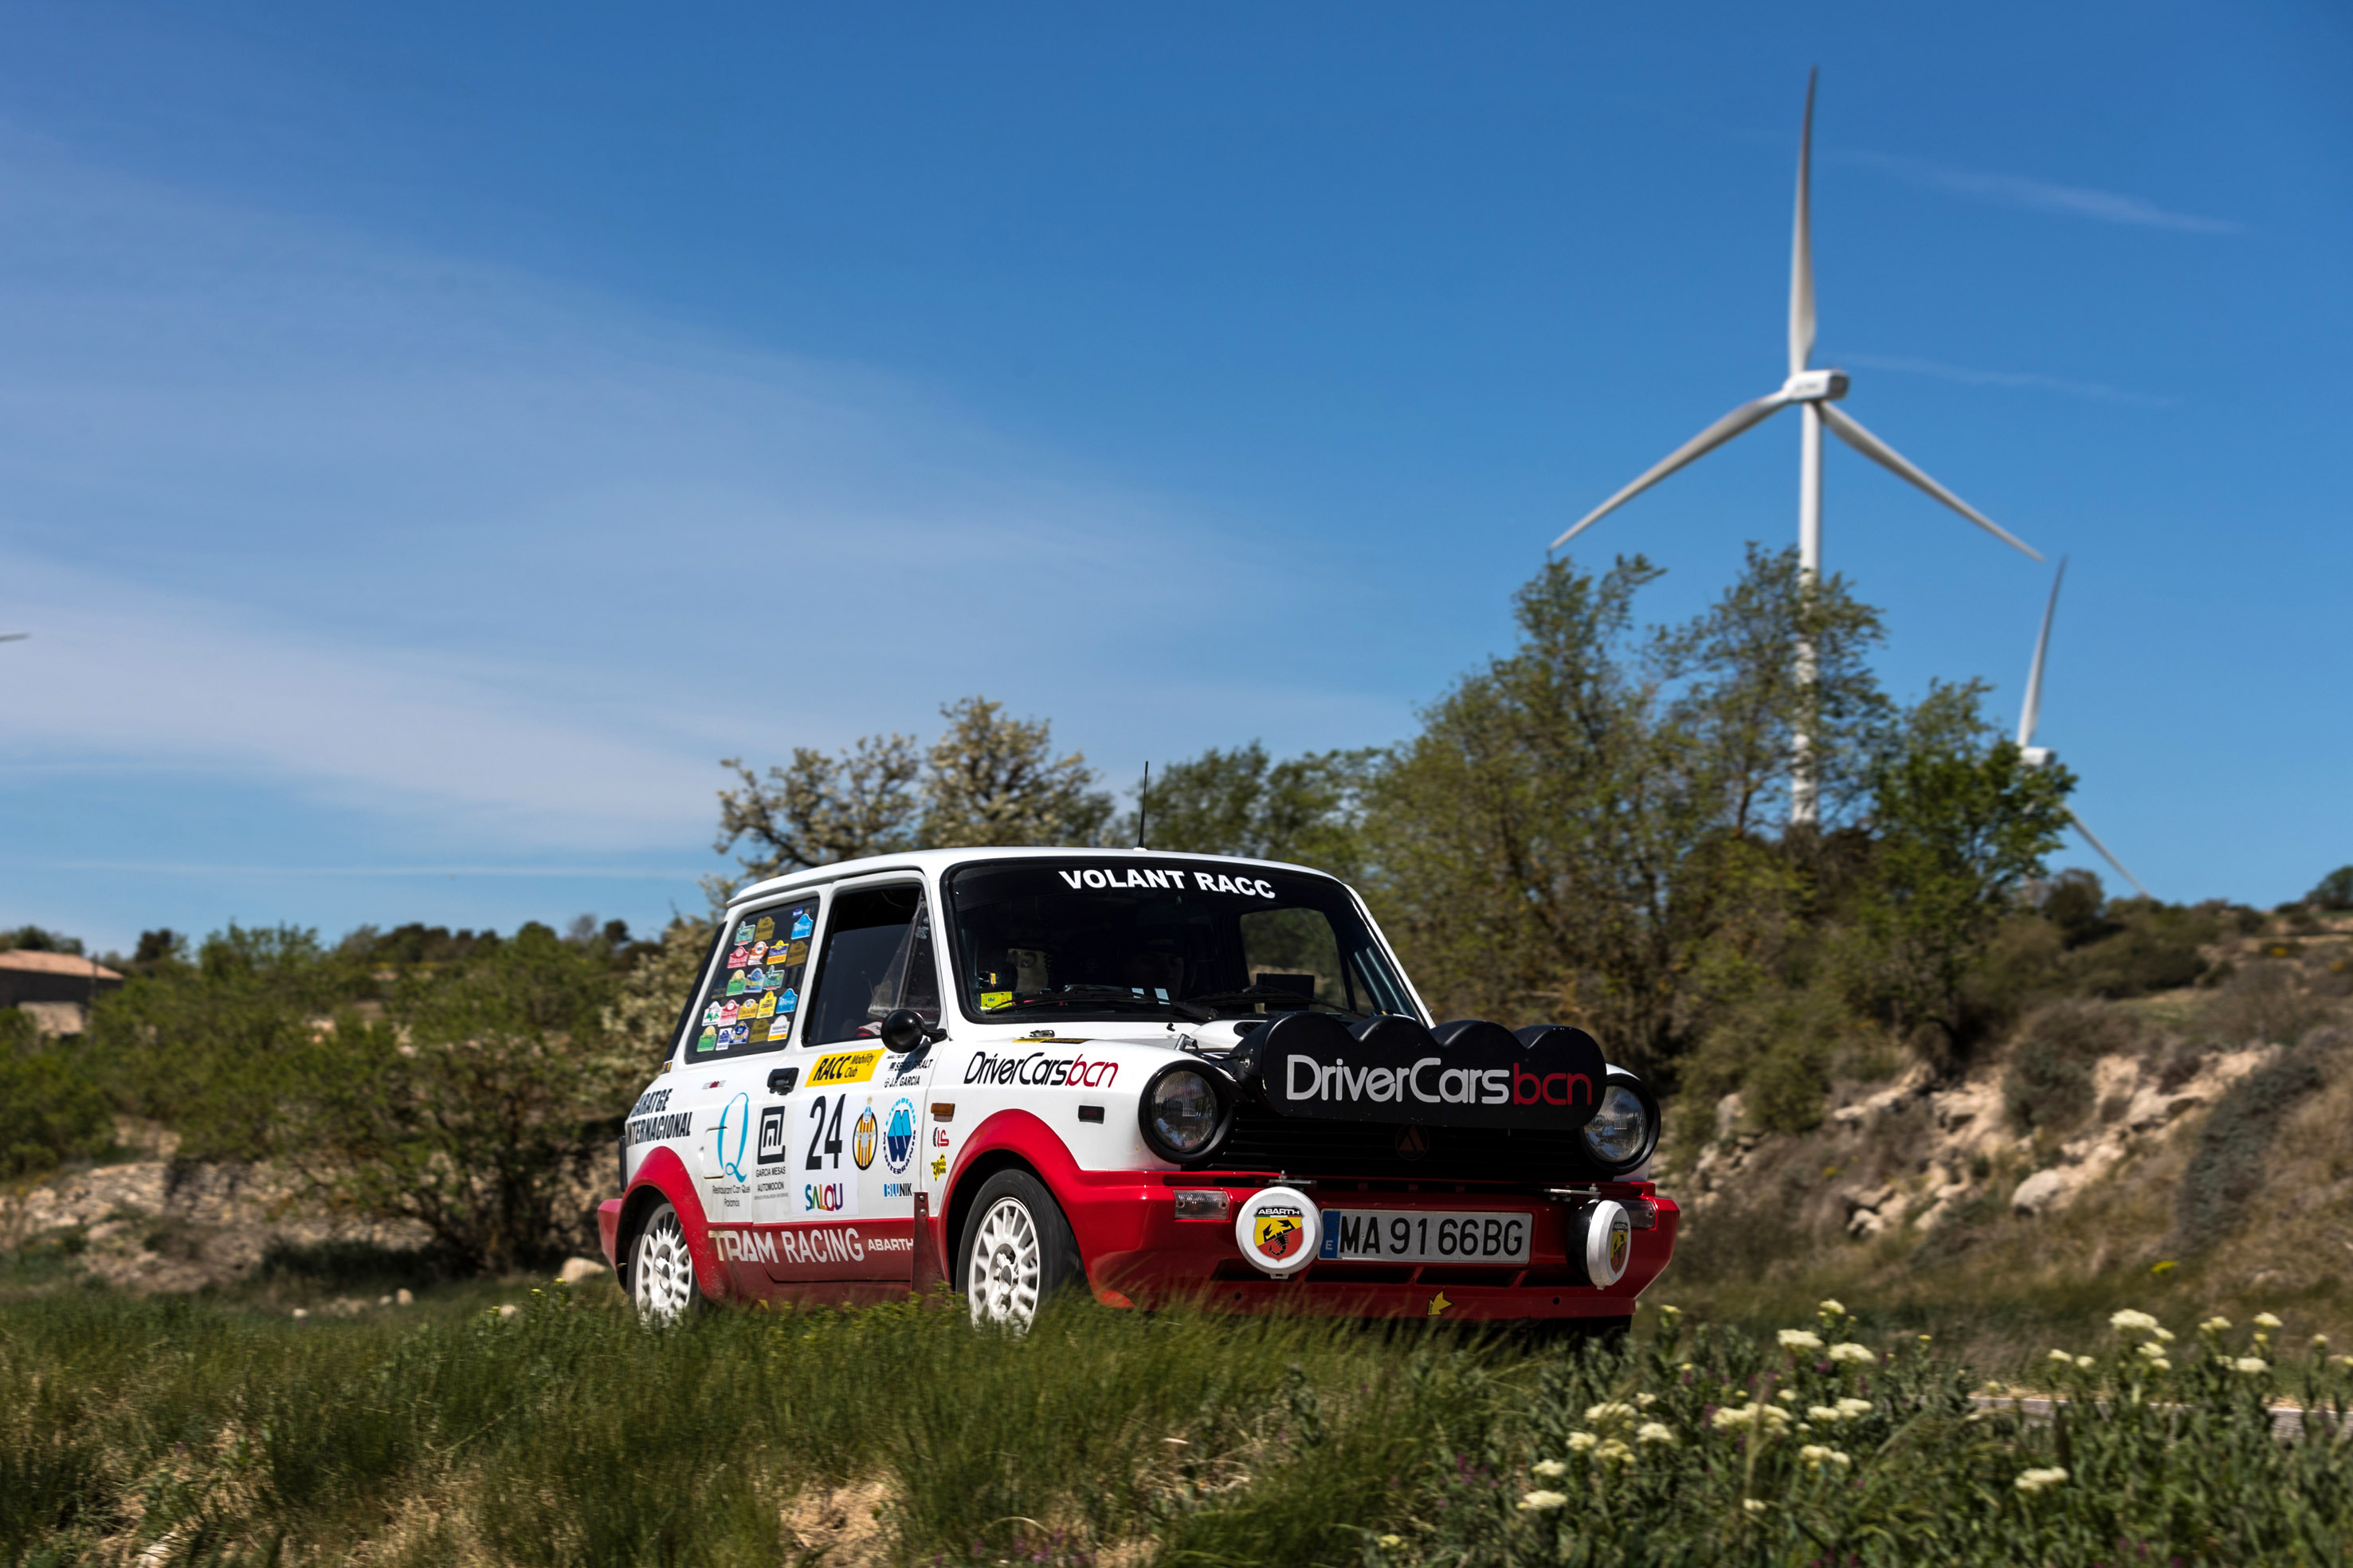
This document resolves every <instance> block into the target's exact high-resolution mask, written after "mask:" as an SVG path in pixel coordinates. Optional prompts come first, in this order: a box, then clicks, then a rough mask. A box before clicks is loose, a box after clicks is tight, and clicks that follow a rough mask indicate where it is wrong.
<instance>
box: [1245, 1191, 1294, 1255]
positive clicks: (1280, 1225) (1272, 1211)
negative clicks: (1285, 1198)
mask: <svg viewBox="0 0 2353 1568" xmlns="http://www.w3.org/2000/svg"><path fill="white" fill-rule="evenodd" d="M1306 1234H1307V1226H1306V1223H1305V1216H1304V1215H1302V1214H1301V1213H1300V1211H1299V1210H1297V1209H1295V1208H1278V1207H1275V1206H1273V1205H1269V1206H1267V1207H1265V1208H1262V1209H1261V1210H1259V1211H1258V1223H1256V1224H1255V1225H1253V1226H1250V1245H1251V1246H1253V1247H1257V1248H1258V1254H1259V1256H1260V1257H1261V1258H1271V1260H1273V1261H1274V1262H1277V1263H1280V1262H1282V1260H1283V1259H1284V1258H1288V1257H1290V1256H1291V1255H1292V1254H1293V1253H1294V1252H1297V1251H1298V1250H1299V1248H1300V1244H1301V1238H1303V1237H1305V1236H1306Z"/></svg>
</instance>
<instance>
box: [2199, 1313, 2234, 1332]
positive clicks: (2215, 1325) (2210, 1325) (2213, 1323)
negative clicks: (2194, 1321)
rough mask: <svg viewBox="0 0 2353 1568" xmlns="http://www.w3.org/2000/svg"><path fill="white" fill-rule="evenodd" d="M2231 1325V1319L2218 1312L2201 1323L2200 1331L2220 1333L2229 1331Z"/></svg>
mask: <svg viewBox="0 0 2353 1568" xmlns="http://www.w3.org/2000/svg"><path fill="white" fill-rule="evenodd" d="M2230 1327H2231V1320H2230V1319H2228V1318H2225V1317H2222V1316H2221V1315H2220V1314H2217V1315H2216V1316H2214V1317H2211V1318H2209V1319H2207V1320H2206V1321H2204V1322H2202V1323H2200V1324H2199V1325H2198V1331H2199V1332H2200V1333H2202V1334H2220V1333H2226V1332H2228V1331H2229V1330H2230Z"/></svg>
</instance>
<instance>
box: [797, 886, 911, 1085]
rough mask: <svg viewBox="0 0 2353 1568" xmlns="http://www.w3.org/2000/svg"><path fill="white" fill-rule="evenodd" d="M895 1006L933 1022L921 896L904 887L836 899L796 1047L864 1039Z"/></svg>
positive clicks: (869, 890) (864, 891)
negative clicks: (814, 993) (813, 997)
mask: <svg viewBox="0 0 2353 1568" xmlns="http://www.w3.org/2000/svg"><path fill="white" fill-rule="evenodd" d="M899 1007H912V1008H913V1009H914V1010H915V1011H916V1012H917V1013H918V1014H920V1015H922V1016H923V1021H924V1022H925V1023H927V1024H936V1023H938V1022H939V1021H940V980H939V966H938V964H937V963H934V960H933V955H932V921H931V910H930V909H929V908H928V907H927V906H926V904H925V902H924V900H923V889H922V888H920V887H918V886H916V885H915V884H914V883H912V882H910V883H906V884H904V885H902V886H900V887H893V888H862V889H858V890H857V891H855V892H849V893H842V894H839V895H838V896H837V897H836V899H835V900H834V905H833V914H832V918H831V919H829V920H828V921H827V922H826V928H825V952H823V953H822V954H820V955H819V957H818V965H817V1000H816V1001H815V1002H814V1003H813V1004H812V1005H811V1007H810V1013H811V1016H810V1018H809V1021H808V1023H807V1026H805V1028H804V1029H803V1032H802V1035H801V1043H802V1044H804V1045H830V1044H833V1043H835V1042H837V1041H841V1040H856V1039H868V1038H871V1037H873V1036H875V1035H877V1034H879V1033H881V1028H882V1020H883V1019H884V1018H885V1017H887V1016H890V1014H891V1012H892V1009H894V1008H899Z"/></svg>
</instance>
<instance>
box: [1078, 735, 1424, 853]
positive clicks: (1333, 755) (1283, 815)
mask: <svg viewBox="0 0 2353 1568" xmlns="http://www.w3.org/2000/svg"><path fill="white" fill-rule="evenodd" d="M1380 756H1381V753H1380V752H1378V751H1377V750H1372V749H1366V750H1361V751H1350V752H1309V753H1308V754H1306V755H1304V756H1299V757H1292V758H1288V759H1286V760H1284V761H1282V762H1275V761H1273V760H1271V759H1270V758H1269V757H1268V756H1267V753H1266V747H1265V745H1264V744H1263V743H1262V742H1258V741H1252V742H1250V744H1249V745H1247V746H1236V747H1235V748H1234V749H1233V750H1231V751H1229V752H1221V751H1218V750H1216V749H1214V748H1212V749H1211V750H1209V751H1206V752H1202V753H1201V754H1200V755H1199V756H1198V757H1194V758H1190V759H1188V760H1187V761H1184V762H1177V763H1169V764H1168V765H1167V767H1166V769H1164V770H1162V771H1161V772H1158V773H1154V774H1153V776H1152V785H1151V789H1152V793H1151V798H1150V799H1149V801H1145V798H1144V795H1143V789H1142V786H1141V785H1139V786H1138V789H1137V801H1138V805H1139V807H1140V808H1147V809H1146V813H1145V821H1144V823H1143V825H1142V826H1143V828H1144V831H1145V835H1146V837H1147V838H1148V840H1149V842H1150V844H1151V846H1152V847H1153V848H1155V849H1181V850H1187V851H1190V852H1192V853H1195V854H1200V855H1242V856H1248V857H1250V858H1252V859H1260V860H1288V861H1291V862H1293V864H1296V865H1302V866H1314V867H1316V868H1319V869H1321V870H1325V871H1330V872H1332V873H1333V874H1334V875H1335V876H1339V877H1344V878H1350V879H1354V878H1356V877H1357V876H1360V875H1361V874H1362V873H1363V869H1364V859H1365V855H1364V843H1363V826H1364V795H1365V787H1366V784H1367V782H1368V781H1369V780H1370V778H1371V776H1372V774H1373V773H1374V771H1375V769H1376V768H1377V766H1378V765H1379V760H1380ZM1136 826H1137V824H1136V820H1135V818H1134V817H1133V816H1131V817H1129V818H1128V819H1127V822H1126V824H1125V825H1124V831H1123V833H1122V835H1121V837H1122V838H1123V840H1124V841H1125V840H1132V839H1133V837H1134V829H1135V827H1136Z"/></svg>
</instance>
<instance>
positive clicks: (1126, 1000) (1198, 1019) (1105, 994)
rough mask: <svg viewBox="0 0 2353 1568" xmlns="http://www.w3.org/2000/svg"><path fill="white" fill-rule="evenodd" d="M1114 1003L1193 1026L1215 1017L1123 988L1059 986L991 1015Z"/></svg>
mask: <svg viewBox="0 0 2353 1568" xmlns="http://www.w3.org/2000/svg"><path fill="white" fill-rule="evenodd" d="M1082 999H1083V1000H1085V1001H1088V1002H1116V1003H1121V1004H1123V1005H1127V1006H1130V1007H1155V1008H1166V1010H1167V1011H1169V1012H1171V1013H1174V1014H1176V1016H1178V1017H1180V1018H1190V1019H1191V1020H1192V1021H1193V1022H1194V1023H1196V1024H1207V1023H1211V1022H1214V1021H1215V1019H1216V1017H1217V1015H1216V1014H1214V1013H1208V1012H1204V1011H1203V1010H1202V1009H1200V1008H1198V1007H1196V1006H1194V1005H1192V1004H1191V1003H1189V1002H1172V1001H1170V1000H1169V999H1168V998H1167V997H1166V996H1146V995H1143V994H1140V993H1138V992H1135V991H1132V990H1129V989H1128V988H1127V987H1125V986H1124V985H1062V986H1057V987H1056V988H1055V989H1054V990H1052V991H1029V992H1024V993H1022V994H1018V995H1017V996H1015V997H1014V998H1013V1000H1012V1001H1011V1002H1010V1003H1008V1004H1007V1005H1005V1006H1003V1007H997V1008H992V1009H991V1011H992V1012H999V1013H1003V1012H1011V1011H1014V1010H1016V1009H1018V1008H1022V1007H1052V1006H1057V1005H1061V1004H1063V1003H1065V1002H1075V1001H1079V1000H1082Z"/></svg>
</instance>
